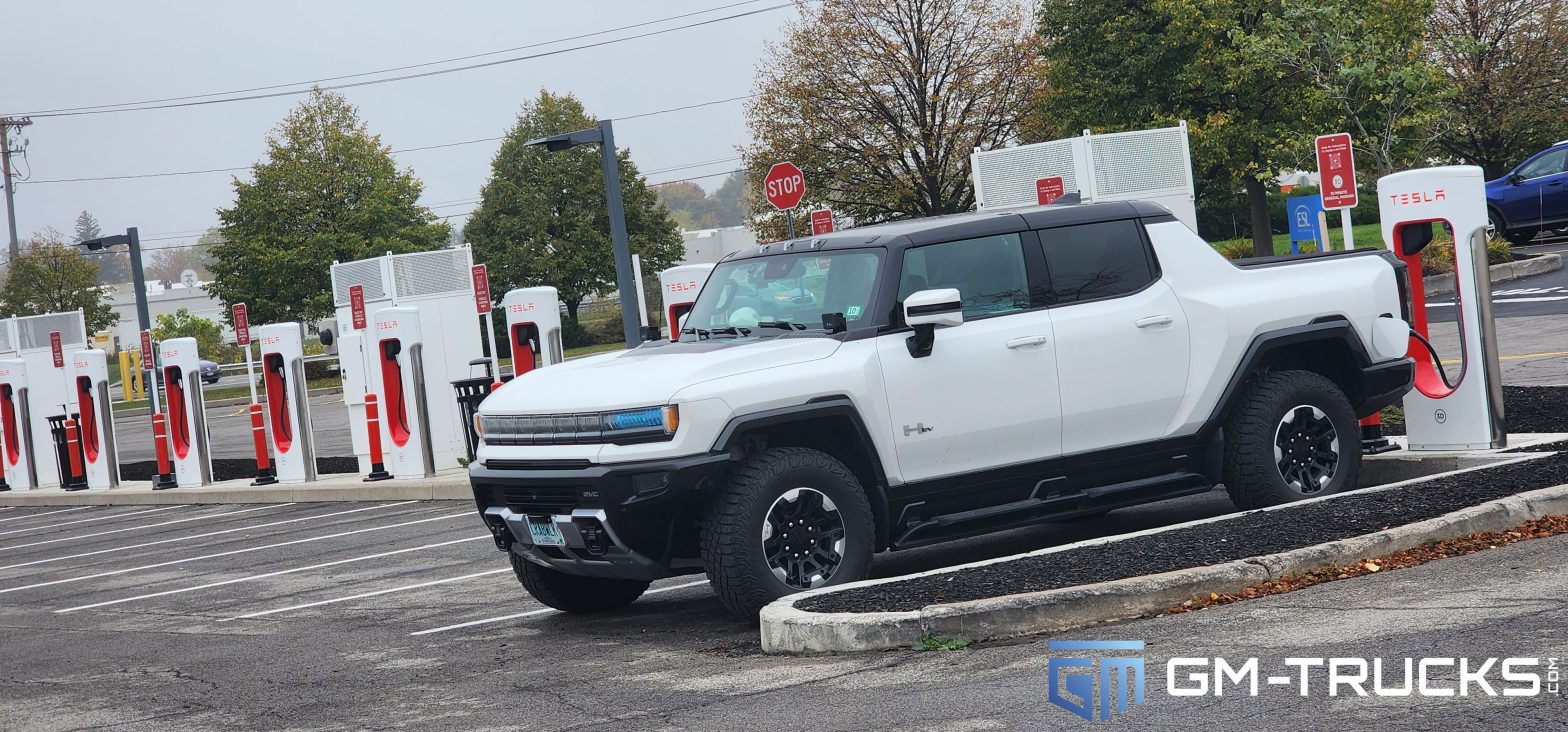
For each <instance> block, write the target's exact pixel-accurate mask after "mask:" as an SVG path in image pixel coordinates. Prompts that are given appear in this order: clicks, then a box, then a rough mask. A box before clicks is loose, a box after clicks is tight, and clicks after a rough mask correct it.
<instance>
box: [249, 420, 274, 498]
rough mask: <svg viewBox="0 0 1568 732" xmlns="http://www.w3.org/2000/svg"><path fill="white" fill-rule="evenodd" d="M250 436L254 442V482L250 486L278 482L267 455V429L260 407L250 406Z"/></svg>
mask: <svg viewBox="0 0 1568 732" xmlns="http://www.w3.org/2000/svg"><path fill="white" fill-rule="evenodd" d="M250 434H251V437H253V438H254V439H255V441H256V480H255V481H254V482H252V483H251V485H272V484H273V483H276V482H278V471H276V470H274V469H273V468H272V459H271V458H270V456H268V454H267V427H266V425H265V424H264V423H263V422H262V419H261V405H260V404H257V403H255V402H251V404H250Z"/></svg>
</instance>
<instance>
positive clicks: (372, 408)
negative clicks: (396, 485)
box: [365, 394, 392, 483]
mask: <svg viewBox="0 0 1568 732" xmlns="http://www.w3.org/2000/svg"><path fill="white" fill-rule="evenodd" d="M365 432H366V433H367V435H368V436H369V438H370V475H367V476H365V482H366V483H369V482H371V481H373V480H386V479H387V478H390V477H392V474H391V473H388V472H387V468H386V465H384V464H382V457H381V410H380V409H379V408H377V406H376V395H375V394H366V395H365Z"/></svg>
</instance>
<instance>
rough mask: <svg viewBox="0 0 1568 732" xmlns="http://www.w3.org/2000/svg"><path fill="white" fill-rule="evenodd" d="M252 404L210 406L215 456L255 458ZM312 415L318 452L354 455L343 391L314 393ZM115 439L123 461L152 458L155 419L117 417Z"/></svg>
mask: <svg viewBox="0 0 1568 732" xmlns="http://www.w3.org/2000/svg"><path fill="white" fill-rule="evenodd" d="M249 409H250V407H249V406H248V405H244V404H241V405H237V406H230V407H210V408H208V409H207V431H208V434H209V435H210V436H211V442H212V456H213V457H215V458H240V459H244V458H254V457H255V456H256V448H255V446H254V443H253V442H252V441H251V426H250V411H249ZM310 418H311V422H312V424H314V425H315V426H316V429H315V435H316V454H317V455H318V456H322V457H352V456H353V455H354V445H353V443H352V442H351V441H350V439H349V432H348V406H347V405H345V404H344V403H343V395H342V394H326V395H322V396H315V397H311V399H310ZM114 428H115V442H116V445H117V446H118V447H119V449H120V462H122V463H134V462H139V461H142V460H152V459H154V457H155V456H154V455H153V443H152V421H151V418H150V417H148V416H146V415H141V416H136V417H119V416H117V417H115V423H114Z"/></svg>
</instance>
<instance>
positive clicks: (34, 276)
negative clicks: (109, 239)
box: [0, 227, 120, 333]
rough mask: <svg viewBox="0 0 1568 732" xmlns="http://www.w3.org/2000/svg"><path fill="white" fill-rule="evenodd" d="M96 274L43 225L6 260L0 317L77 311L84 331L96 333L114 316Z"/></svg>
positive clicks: (116, 319)
mask: <svg viewBox="0 0 1568 732" xmlns="http://www.w3.org/2000/svg"><path fill="white" fill-rule="evenodd" d="M97 277H98V268H97V267H96V266H94V265H93V263H92V262H90V261H88V260H87V259H86V258H85V257H83V256H82V255H81V254H79V253H77V251H76V248H75V247H73V246H71V245H69V244H66V243H65V237H64V236H63V235H62V234H61V233H60V232H59V231H57V230H55V229H54V228H53V227H46V228H44V229H43V230H41V231H39V232H37V233H35V234H33V237H32V241H30V242H29V243H28V245H27V248H26V250H24V251H23V252H22V253H21V254H20V255H18V256H17V257H16V259H14V260H12V261H11V266H10V268H9V269H8V270H7V271H6V276H5V285H4V287H0V316H4V317H12V316H16V315H44V314H47V313H63V312H69V311H72V310H81V311H82V316H83V317H84V318H85V319H86V321H87V332H88V333H96V332H98V331H100V330H103V329H105V328H108V327H110V326H113V325H114V324H115V323H118V322H119V321H120V316H118V315H116V314H115V313H114V310H113V309H111V308H110V306H109V295H108V293H106V292H104V291H103V289H101V288H100V287H99V286H98V281H97Z"/></svg>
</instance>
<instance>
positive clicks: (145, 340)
mask: <svg viewBox="0 0 1568 732" xmlns="http://www.w3.org/2000/svg"><path fill="white" fill-rule="evenodd" d="M142 370H143V371H151V370H152V331H150V330H144V331H142Z"/></svg>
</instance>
